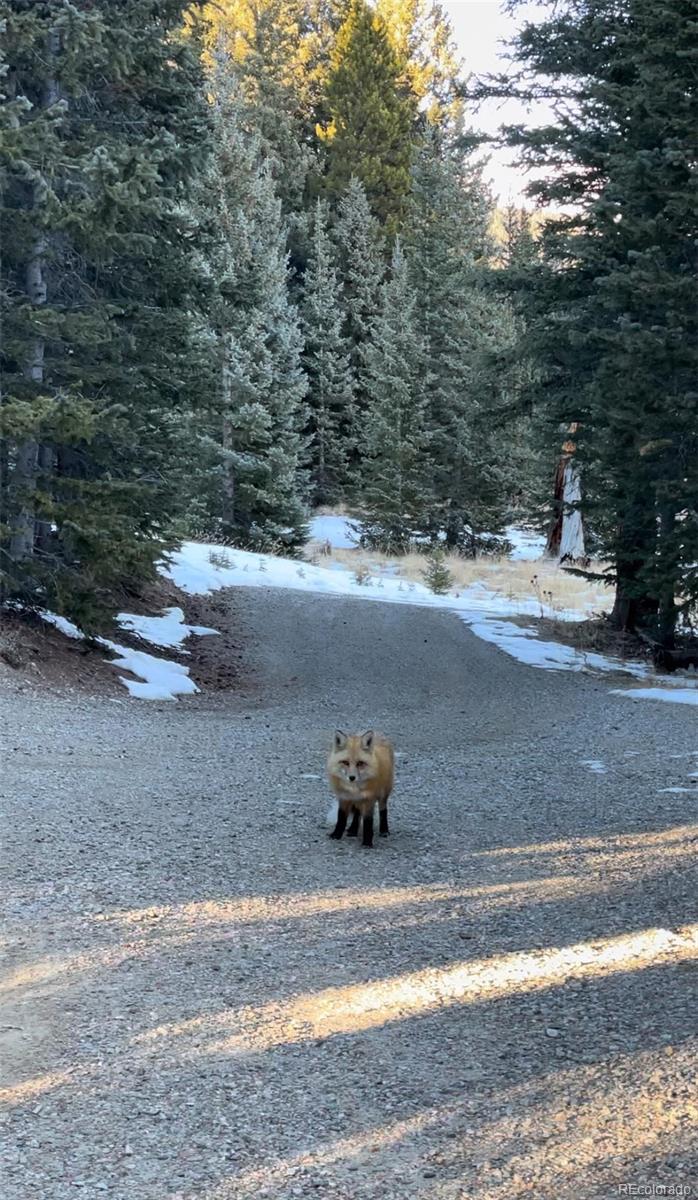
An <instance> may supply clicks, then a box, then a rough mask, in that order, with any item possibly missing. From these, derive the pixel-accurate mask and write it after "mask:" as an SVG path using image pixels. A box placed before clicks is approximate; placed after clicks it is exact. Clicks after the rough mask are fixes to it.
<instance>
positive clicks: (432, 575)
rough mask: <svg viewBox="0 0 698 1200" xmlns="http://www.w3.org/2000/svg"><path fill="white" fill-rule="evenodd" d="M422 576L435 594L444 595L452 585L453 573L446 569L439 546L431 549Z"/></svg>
mask: <svg viewBox="0 0 698 1200" xmlns="http://www.w3.org/2000/svg"><path fill="white" fill-rule="evenodd" d="M422 578H423V579H424V582H425V583H426V585H427V587H428V588H429V591H430V592H433V593H434V595H435V596H445V595H446V593H447V592H449V591H450V590H451V588H452V587H453V575H452V574H451V572H450V570H449V569H448V564H447V562H446V556H445V554H444V551H443V550H442V549H440V548H439V547H436V546H435V547H434V548H433V549H432V550H431V552H430V554H429V557H428V558H427V565H426V567H425V569H424V570H423V571H422Z"/></svg>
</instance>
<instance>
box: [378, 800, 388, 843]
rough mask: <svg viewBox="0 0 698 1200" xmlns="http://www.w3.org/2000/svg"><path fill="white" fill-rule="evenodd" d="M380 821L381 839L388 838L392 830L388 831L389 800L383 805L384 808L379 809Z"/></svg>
mask: <svg viewBox="0 0 698 1200" xmlns="http://www.w3.org/2000/svg"><path fill="white" fill-rule="evenodd" d="M378 821H379V826H378V832H379V833H380V835H381V837H387V836H388V834H389V833H390V830H389V829H388V801H387V800H386V802H385V804H384V805H383V808H381V809H379V812H378Z"/></svg>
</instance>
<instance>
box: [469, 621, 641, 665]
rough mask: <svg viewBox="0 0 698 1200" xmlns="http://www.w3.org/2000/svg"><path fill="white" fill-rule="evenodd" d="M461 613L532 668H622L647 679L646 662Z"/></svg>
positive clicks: (487, 637) (478, 631) (480, 634)
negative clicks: (587, 649) (547, 639)
mask: <svg viewBox="0 0 698 1200" xmlns="http://www.w3.org/2000/svg"><path fill="white" fill-rule="evenodd" d="M460 615H461V616H462V619H463V620H464V621H467V622H468V624H469V625H470V628H471V629H472V631H473V633H474V634H476V635H477V636H478V637H480V638H482V639H483V641H485V642H491V643H492V644H493V645H495V646H498V647H499V649H500V650H504V652H505V653H506V654H508V655H510V657H511V658H515V659H516V660H517V662H521V663H525V664H526V665H527V666H529V667H542V668H543V670H546V671H560V670H563V671H602V672H607V671H621V672H625V673H626V674H630V675H635V676H637V677H638V678H645V677H646V676H648V675H649V673H650V672H649V668H648V667H647V664H646V663H643V662H625V661H624V660H623V659H620V658H613V657H612V656H610V655H605V654H596V653H593V652H589V653H586V652H583V651H581V650H575V649H574V647H573V646H566V645H564V644H563V643H562V642H544V641H542V640H541V639H540V638H539V637H538V634H537V632H536V630H535V629H533V628H531V626H528V625H526V626H522V625H514V624H513V622H511V621H498V620H490V619H487V620H484V621H482V620H471V619H470V618H469V617H468V616H467V615H466V614H460Z"/></svg>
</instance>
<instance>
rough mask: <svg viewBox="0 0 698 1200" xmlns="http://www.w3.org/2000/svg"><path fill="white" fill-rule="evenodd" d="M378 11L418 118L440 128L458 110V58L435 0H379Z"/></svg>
mask: <svg viewBox="0 0 698 1200" xmlns="http://www.w3.org/2000/svg"><path fill="white" fill-rule="evenodd" d="M376 11H377V13H378V15H379V17H380V18H381V20H382V21H383V23H384V25H385V28H386V30H387V33H388V37H389V38H390V42H391V45H392V47H393V50H394V52H395V54H396V57H397V59H398V62H399V63H400V64H401V69H402V72H403V78H404V81H405V83H406V85H407V87H408V88H409V90H410V92H411V93H412V95H413V96H414V98H415V101H416V106H415V112H418V113H419V120H420V121H421V120H422V119H424V118H426V121H427V122H428V124H430V125H436V126H438V127H440V128H441V129H442V130H444V129H446V128H448V127H455V126H456V125H457V124H458V123H459V120H460V118H461V116H462V110H463V100H462V95H461V93H462V86H461V85H460V82H459V76H460V74H461V71H462V64H461V62H460V60H459V58H458V54H457V51H456V47H455V44H454V41H453V31H452V29H451V24H450V21H449V19H448V17H447V15H446V13H445V12H444V9H443V7H442V5H441V4H439V3H438V0H378V2H377V4H376Z"/></svg>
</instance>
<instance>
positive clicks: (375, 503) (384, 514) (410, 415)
mask: <svg viewBox="0 0 698 1200" xmlns="http://www.w3.org/2000/svg"><path fill="white" fill-rule="evenodd" d="M372 334H373V336H372V340H371V342H370V343H369V344H368V346H367V347H366V350H365V359H366V387H367V392H368V397H369V402H370V407H369V410H368V412H367V414H366V417H365V420H364V428H363V453H364V458H363V467H362V484H361V505H360V508H361V516H362V521H363V529H364V542H365V544H367V545H372V546H378V547H381V548H383V549H386V550H389V551H392V552H404V551H406V550H408V549H409V546H410V543H411V541H412V540H413V538H414V537H415V536H416V535H417V534H419V533H421V532H422V531H423V530H424V528H425V526H426V525H428V523H429V521H430V518H431V506H432V497H431V492H430V482H431V473H432V472H431V463H430V458H429V437H428V433H427V429H426V416H427V404H426V397H425V386H424V381H425V372H426V354H425V347H424V344H423V342H422V339H421V337H420V334H419V329H418V323H417V318H416V297H415V294H414V291H413V289H412V286H411V284H410V280H409V274H408V268H407V262H406V259H405V256H404V254H403V252H402V248H401V246H400V241H399V239H397V240H396V243H395V248H394V251H393V256H392V262H391V269H390V275H389V277H388V279H387V280H386V282H385V283H384V284H383V286H382V288H381V297H380V311H379V313H378V316H377V317H376V319H375V321H374V323H373V330H372Z"/></svg>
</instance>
